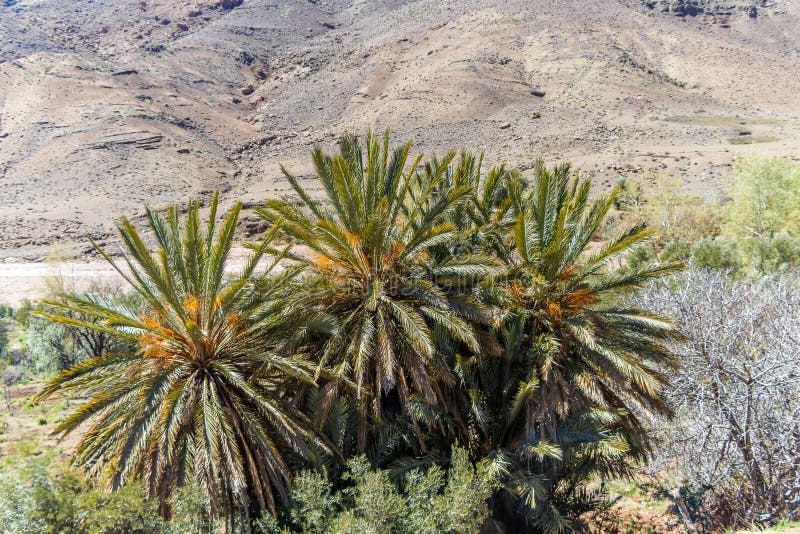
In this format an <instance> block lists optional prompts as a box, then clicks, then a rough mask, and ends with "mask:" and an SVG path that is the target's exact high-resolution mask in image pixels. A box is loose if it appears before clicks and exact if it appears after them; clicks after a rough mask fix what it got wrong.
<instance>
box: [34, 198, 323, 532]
mask: <svg viewBox="0 0 800 534" xmlns="http://www.w3.org/2000/svg"><path fill="white" fill-rule="evenodd" d="M217 205H218V202H217V196H216V195H215V197H214V199H213V201H212V202H211V205H210V214H209V217H208V222H207V223H206V224H205V225H203V224H201V222H200V216H199V211H200V207H199V205H198V203H196V202H192V203H190V204H189V207H188V210H187V214H186V217H185V219H184V220H183V222H182V221H181V217H180V216H179V211H178V208H177V207H172V208H170V209H169V210H168V212H167V215H166V219H164V218H162V216H160V215H159V214H157V213H156V212H154V211H152V210H149V209H148V210H147V217H148V221H149V226H150V230H151V231H152V233H153V235H154V237H155V242H156V244H157V246H158V249H157V252H156V253H155V254H151V253H150V251H149V250H148V248H147V246H146V245H145V242H144V241H143V239H142V237H141V236H140V234H139V233H138V231H137V230H136V229H135V228H134V226H133V225H132V224H131V223H130V221H128V219H126V218H123V219H122V220H121V222H120V224H119V226H118V229H119V233H120V237H121V238H122V241H123V242H124V243H125V246H126V254H125V256H124V264H125V265H126V266H127V268H123V267H121V266H119V265H118V264H117V262H116V261H115V260H113V259H112V258H111V257H110V256H109V255H108V254H107V253H105V252H104V251H103V250H102V249H100V248H99V247H98V251H99V252H100V253H101V254H102V255H103V257H104V258H105V259H106V260H107V261H108V262H110V263H111V265H113V266H114V268H115V269H117V271H118V272H119V274H120V276H122V277H123V278H124V280H125V281H126V282H127V283H128V284H129V286H130V288H131V289H132V290H134V291H135V292H136V293H137V294H138V295H140V296H141V298H142V299H143V300H144V301H145V303H146V309H145V312H144V313H143V314H138V313H137V310H132V309H130V307H129V306H126V305H125V304H124V303H115V302H110V301H107V300H103V299H100V298H99V297H92V296H89V297H87V296H83V295H75V294H64V295H62V296H61V298H60V299H59V300H57V301H50V302H48V304H49V305H51V306H54V307H56V308H58V309H60V310H61V313H51V312H39V315H41V316H44V317H47V318H49V319H51V320H53V321H56V322H59V323H61V324H65V325H67V326H72V327H80V328H87V329H92V330H95V331H101V332H105V333H107V334H109V335H112V336H116V337H118V338H120V339H123V340H126V341H129V342H130V343H132V344H134V345H135V347H136V350H134V351H130V352H119V353H113V354H112V353H106V354H103V355H102V356H99V357H96V358H92V359H89V360H87V361H85V362H83V363H81V364H78V365H76V366H74V367H72V368H71V369H69V370H67V371H64V372H63V373H61V374H60V375H59V376H57V377H56V378H54V379H52V380H50V381H49V383H48V384H47V385H46V386H45V388H44V389H43V390H42V392H41V394H40V395H39V398H40V399H44V398H47V397H50V396H52V395H54V394H56V393H59V392H70V391H74V392H78V393H80V394H82V395H86V396H87V397H88V400H86V402H84V403H83V404H81V405H80V406H79V407H78V408H77V409H76V410H75V411H74V412H73V413H72V414H71V415H69V416H68V417H67V418H66V419H65V420H64V421H63V422H61V423H60V424H59V425H58V426H57V428H56V430H55V432H56V433H58V434H61V435H65V434H68V433H70V432H74V431H76V430H78V429H82V430H85V433H84V434H83V435H82V436H81V439H80V441H79V442H78V445H77V449H76V453H75V460H76V463H77V464H78V465H79V466H80V467H82V468H83V469H84V470H85V471H86V472H87V473H88V474H89V475H90V476H92V477H100V478H103V479H105V480H107V481H108V483H109V485H110V487H111V488H114V489H117V488H120V487H122V486H124V485H125V484H126V483H127V482H129V481H131V480H134V479H139V478H141V479H143V480H144V481H145V484H146V489H147V494H148V495H149V496H151V497H154V498H156V499H158V501H159V502H160V503H161V511H162V513H164V514H168V512H169V510H168V506H167V504H168V501H169V498H170V496H171V495H172V494H173V492H174V490H175V488H176V487H179V486H183V485H185V484H187V483H189V482H193V483H196V484H198V485H200V487H202V489H203V490H204V491H205V493H206V494H207V496H208V499H209V502H210V505H211V508H212V510H213V511H214V512H215V513H216V514H218V515H222V516H224V517H225V518H226V519H227V520H228V522H229V523H230V522H232V521H233V517H234V515H235V512H236V511H237V509H239V508H242V507H243V508H244V509H245V511H247V509H248V507H249V506H250V505H252V506H254V507H255V508H256V510H260V509H269V510H275V508H276V505H277V504H278V503H279V502H281V501H283V500H285V499H286V496H287V495H286V486H287V483H288V481H289V479H290V478H291V467H290V466H291V463H292V461H293V460H292V458H293V457H295V456H297V457H303V456H305V455H307V454H308V452H309V443H315V445H316V446H317V447H324V445H323V444H321V443H320V442H319V440H318V439H317V438H316V437H315V435H314V434H313V432H312V431H311V428H310V424H309V421H308V420H307V418H306V417H305V416H304V415H303V414H302V413H301V411H300V410H299V409H298V408H297V407H296V406H295V405H294V404H293V402H292V399H291V395H290V393H291V392H292V391H293V390H294V389H295V388H296V384H301V383H310V382H313V368H311V367H310V366H309V364H307V362H306V361H305V360H304V359H303V358H302V357H299V356H293V355H292V354H293V348H294V346H293V336H292V335H291V332H293V331H294V330H295V329H293V328H292V327H291V325H292V317H291V316H290V315H289V314H287V313H286V312H285V311H284V308H283V306H282V305H280V304H279V303H278V300H279V299H278V296H279V295H280V293H281V291H282V289H283V288H284V287H286V285H287V284H288V283H289V282H290V281H291V280H292V278H293V277H294V275H295V274H296V272H297V269H293V268H291V267H289V268H287V269H285V270H284V271H283V272H281V273H280V274H277V275H271V274H270V272H271V270H272V268H273V267H274V266H275V263H276V262H277V260H275V261H273V262H272V264H271V265H270V266H269V267H268V268H267V271H266V272H265V273H262V274H261V275H259V278H258V280H255V273H256V267H257V266H258V265H259V261H260V259H261V258H262V256H263V254H264V251H265V250H266V249H267V248H268V247H269V246H270V245H271V240H272V237H273V236H274V234H275V231H273V232H272V233H271V234H270V235H268V236H267V237H266V238H265V240H264V241H263V243H261V244H260V245H259V246H258V247H256V250H255V251H254V253H253V254H252V256H251V257H250V258H249V259H248V260H247V261H246V262H245V264H244V267H243V269H242V270H241V272H240V273H239V274H237V275H235V276H232V277H230V278H227V277H226V274H225V272H226V270H225V268H226V265H227V264H228V258H229V254H230V251H231V247H232V245H233V239H234V231H235V228H236V223H237V220H238V216H239V212H240V204H236V205H235V206H234V207H233V209H232V210H231V212H230V213H229V214H228V215H227V216H226V217H225V218H224V220H223V221H222V222H221V223H219V224H218V221H217V217H216V213H217ZM78 317H91V318H93V320H91V321H90V320H86V319H81V318H78ZM287 332H288V333H289V334H287Z"/></svg>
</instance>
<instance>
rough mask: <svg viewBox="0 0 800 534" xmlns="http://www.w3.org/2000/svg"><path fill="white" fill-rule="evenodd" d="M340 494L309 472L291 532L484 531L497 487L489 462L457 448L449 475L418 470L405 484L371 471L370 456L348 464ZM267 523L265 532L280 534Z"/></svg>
mask: <svg viewBox="0 0 800 534" xmlns="http://www.w3.org/2000/svg"><path fill="white" fill-rule="evenodd" d="M347 469H348V470H347V472H346V473H345V475H344V477H343V478H344V481H345V482H346V483H348V484H349V485H348V486H347V487H345V488H344V489H341V490H338V491H336V490H335V489H334V485H333V483H332V482H331V481H330V479H328V478H327V477H325V476H323V475H321V474H319V473H317V472H311V471H306V472H303V473H301V474H300V475H299V476H298V477H297V479H295V481H294V483H293V485H292V499H291V509H290V511H289V513H288V516H289V521H288V523H290V524H291V527H289V525H286V526H285V527H284V528H291V529H292V530H293V531H297V532H315V533H332V534H333V533H335V534H345V533H369V532H396V533H408V534H423V533H431V534H433V533H437V532H452V533H469V532H476V533H477V532H479V531H480V529H481V527H482V526H483V524H484V523H485V522H486V519H487V518H488V516H489V508H488V504H487V500H488V498H489V496H490V495H491V494H492V492H493V491H494V490H495V489H496V487H497V484H496V480H495V478H494V476H492V475H491V471H490V469H489V465H488V463H487V462H483V463H480V464H478V465H477V466H473V465H472V464H470V462H469V459H468V455H467V452H466V451H464V450H461V449H454V451H453V456H452V463H451V465H450V468H449V470H447V471H445V469H443V468H442V467H440V466H438V465H433V466H431V467H429V468H428V469H427V470H424V471H421V470H415V471H412V472H410V473H409V474H408V475H406V476H405V477H404V479H403V480H402V481H401V482H400V483H396V482H393V481H392V480H391V478H390V477H389V473H388V472H387V471H383V470H376V469H372V468H371V467H370V464H369V462H368V461H367V459H366V457H364V456H360V457H357V458H354V459H351V460H350V461H349V462H348V463H347ZM278 525H279V524H278V523H277V522H275V521H270V520H265V521H264V522H263V523H262V525H261V528H262V529H263V530H264V532H277V530H275V529H276V528H277V527H278Z"/></svg>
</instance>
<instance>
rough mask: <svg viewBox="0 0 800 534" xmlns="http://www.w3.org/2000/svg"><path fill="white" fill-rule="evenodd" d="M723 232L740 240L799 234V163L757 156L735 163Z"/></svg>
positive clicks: (738, 160) (742, 158)
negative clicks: (784, 233)
mask: <svg viewBox="0 0 800 534" xmlns="http://www.w3.org/2000/svg"><path fill="white" fill-rule="evenodd" d="M734 171H735V172H734V175H733V177H732V178H731V180H730V182H729V185H730V192H729V195H730V198H731V201H730V203H728V204H727V205H726V206H725V225H724V228H723V233H724V234H725V235H728V236H732V237H737V238H750V237H768V238H772V237H775V235H776V234H778V233H780V232H781V231H785V232H788V233H789V234H790V235H795V236H796V235H800V164H797V163H791V162H789V161H785V160H781V159H766V158H760V157H756V156H751V157H741V158H739V159H737V161H736V167H735V169H734Z"/></svg>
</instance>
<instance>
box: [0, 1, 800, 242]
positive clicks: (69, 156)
mask: <svg viewBox="0 0 800 534" xmlns="http://www.w3.org/2000/svg"><path fill="white" fill-rule="evenodd" d="M237 4H238V5H237ZM676 15H677V16H676ZM798 24H800V4H798V2H794V1H789V0H787V1H783V2H781V1H771V2H767V1H758V2H756V1H751V0H724V1H723V0H708V1H706V0H657V1H651V0H594V1H587V0H574V1H569V0H566V1H565V0H559V1H557V2H556V1H552V0H551V1H529V0H514V1H509V0H505V1H499V0H483V1H477V0H466V1H452V2H447V1H436V0H405V1H402V0H394V1H392V0H384V1H376V0H318V1H316V2H311V1H306V0H244V2H240V1H239V0H223V1H222V2H218V3H211V2H202V1H201V2H196V1H190V2H189V1H180V0H178V1H175V0H173V1H169V0H147V1H142V2H139V1H130V0H125V1H123V2H119V1H112V0H94V1H93V2H80V3H76V2H74V1H69V0H39V1H36V0H5V1H4V2H1V1H0V42H2V43H3V44H2V48H0V185H1V187H0V246H2V251H0V257H3V256H4V257H9V256H15V257H31V258H35V257H39V256H41V255H43V254H44V253H45V252H46V251H47V249H48V247H50V246H51V243H52V242H54V241H56V240H63V239H65V238H71V239H79V238H80V236H81V235H82V234H84V233H87V232H91V233H92V234H94V235H99V236H101V237H102V236H104V235H105V234H107V233H108V231H109V229H110V228H111V222H112V221H113V219H114V217H116V216H117V215H119V214H121V213H138V212H140V211H141V204H142V203H144V202H148V203H150V204H153V205H156V206H160V205H163V204H166V203H168V202H170V201H176V200H177V201H182V200H184V199H186V198H187V197H188V196H192V195H193V196H205V195H207V194H208V193H209V192H210V191H212V190H213V189H216V188H222V189H224V190H227V191H228V193H227V194H226V198H227V199H228V200H232V199H234V198H242V199H245V200H259V199H262V198H264V197H265V196H271V195H282V194H288V193H289V192H290V191H289V189H288V184H287V183H286V182H285V180H283V179H282V178H281V177H280V173H279V172H278V168H277V163H278V161H281V162H283V163H285V164H287V166H289V167H290V168H292V169H294V170H296V171H297V172H298V173H299V174H304V173H308V172H309V167H308V163H307V153H308V150H309V148H310V147H311V146H312V145H313V144H314V143H322V144H323V145H326V146H328V147H331V146H332V145H333V143H334V141H335V136H336V135H338V134H339V133H340V132H341V131H343V130H356V131H363V130H364V129H365V128H366V127H368V126H370V125H372V126H374V127H376V128H378V129H383V128H385V127H387V126H391V127H392V128H393V130H394V131H395V134H396V136H397V138H398V139H404V138H407V137H413V138H414V141H415V145H416V148H417V149H418V150H422V151H424V152H426V153H432V152H439V153H441V152H442V151H444V150H446V149H447V148H450V147H461V146H470V147H474V148H477V149H482V150H486V152H487V155H488V156H489V160H490V163H495V162H499V161H500V160H506V161H508V162H510V163H513V164H517V165H520V166H521V167H523V168H526V167H528V166H530V164H531V162H532V161H533V160H534V159H535V158H537V157H545V158H546V159H548V160H550V161H556V160H570V161H573V162H574V163H575V164H576V165H577V166H578V167H579V168H580V169H581V170H582V171H583V172H585V173H588V174H590V175H593V176H596V178H597V179H598V181H599V182H601V183H604V184H611V183H613V182H614V181H615V180H616V179H617V177H618V176H619V175H620V174H625V175H628V174H639V175H640V176H641V175H645V174H648V173H650V172H667V173H669V174H674V175H682V176H684V177H685V179H686V183H687V187H690V188H693V189H694V190H697V191H701V192H704V193H706V192H707V193H708V194H714V193H715V191H718V189H719V185H720V178H721V176H723V175H724V174H725V173H726V172H727V169H728V166H729V165H730V163H731V162H732V161H733V158H734V156H735V154H737V153H740V152H747V151H753V150H757V151H760V152H765V153H769V154H775V155H783V156H791V155H797V154H798V153H799V150H798V149H800V116H799V115H800V112H799V111H798V109H800V107H799V105H800V32H797V31H796V28H797V27H798ZM309 186H310V187H313V182H309Z"/></svg>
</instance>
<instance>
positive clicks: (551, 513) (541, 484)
mask: <svg viewBox="0 0 800 534" xmlns="http://www.w3.org/2000/svg"><path fill="white" fill-rule="evenodd" d="M570 174H571V173H570V168H569V166H568V165H561V166H558V167H555V168H554V169H547V168H545V167H544V165H543V164H542V163H541V162H539V163H537V165H536V167H535V176H534V180H533V182H532V188H531V190H530V191H529V192H527V193H526V192H524V191H523V189H522V187H521V185H522V184H521V183H515V184H512V186H511V189H510V192H509V195H510V198H511V202H512V203H513V205H514V211H515V213H516V214H517V215H516V221H515V223H514V225H513V231H512V239H513V252H512V254H510V255H509V256H508V260H507V271H506V272H505V273H504V274H503V275H502V276H500V277H497V278H495V280H494V281H493V283H491V284H485V285H484V286H483V292H484V299H485V300H486V301H487V302H491V303H492V304H493V305H494V306H496V309H497V310H498V311H499V312H500V313H501V316H502V318H501V321H500V322H501V327H500V328H499V329H498V331H497V332H496V335H497V337H498V338H499V339H500V341H501V342H502V345H503V351H502V354H501V356H500V357H496V356H492V355H488V354H486V353H479V354H474V355H464V356H458V357H457V358H456V373H457V374H458V375H459V376H460V377H462V381H463V382H462V384H463V387H462V388H461V391H462V393H463V395H464V403H463V404H464V406H465V407H466V408H465V411H466V412H467V413H468V415H467V417H468V418H469V420H470V421H471V424H472V425H474V427H475V428H477V429H478V431H479V432H478V435H479V437H478V438H477V439H475V440H473V447H474V448H476V449H478V451H477V455H478V456H480V455H487V454H488V455H491V456H494V457H495V458H496V459H497V461H498V465H499V466H500V467H501V469H502V470H503V471H504V472H505V474H506V477H507V480H508V481H509V484H508V487H507V489H508V490H509V492H510V493H511V494H512V495H514V498H513V499H512V501H510V502H508V501H507V502H505V503H504V502H503V499H498V500H497V505H498V506H507V507H508V508H509V509H511V508H513V509H515V510H516V513H517V514H518V515H517V517H518V518H522V521H523V523H522V524H518V525H517V526H518V527H519V528H529V527H530V526H531V525H532V526H534V527H536V528H538V529H541V530H543V531H546V532H558V531H563V530H565V529H567V528H568V526H569V524H570V523H569V521H568V519H569V517H570V516H572V517H574V516H575V515H577V513H579V512H580V511H582V510H585V509H586V508H588V507H591V506H592V504H593V503H594V496H593V495H591V494H589V493H587V491H586V483H587V482H588V481H589V480H591V479H592V477H594V476H597V475H600V476H610V475H620V474H625V473H626V472H627V469H628V468H629V467H630V461H635V460H641V459H643V458H644V457H646V455H647V452H648V450H649V449H648V447H649V443H648V441H647V438H646V434H645V432H644V426H643V424H642V423H641V421H640V420H639V416H640V415H641V414H642V413H647V412H651V413H653V412H656V413H666V412H667V411H668V410H667V407H666V405H665V404H664V402H663V400H662V398H661V397H660V395H659V393H660V390H661V388H662V387H663V386H664V384H665V383H666V376H665V374H664V372H665V371H667V370H669V369H670V368H673V366H675V365H676V362H675V359H674V358H673V356H672V354H671V353H670V351H669V349H668V346H667V345H668V342H669V341H671V340H674V339H675V338H676V337H677V334H676V332H675V330H674V329H673V326H672V324H671V323H669V322H668V321H667V320H665V319H664V318H662V317H659V316H657V315H655V314H653V313H650V312H648V311H646V310H641V309H637V308H634V307H631V306H627V305H626V304H625V303H624V302H625V301H624V298H625V296H626V295H628V294H630V292H631V291H633V290H635V289H636V288H638V287H640V286H641V285H642V284H644V283H646V282H647V281H648V280H652V279H654V278H657V277H661V276H664V275H666V274H669V273H672V272H674V271H675V270H676V269H679V268H680V265H679V264H668V265H659V264H650V265H642V266H640V267H637V268H633V269H631V268H628V267H626V265H625V257H626V255H627V254H628V253H629V252H630V251H631V250H632V248H633V247H635V246H636V245H637V244H639V243H642V242H643V241H644V240H645V239H647V238H648V237H649V236H650V235H651V233H650V231H649V230H648V229H646V228H645V227H644V226H641V225H640V226H634V227H632V228H630V229H628V230H626V231H624V232H622V233H621V234H620V235H618V236H617V237H614V238H612V239H610V240H608V241H606V242H605V243H602V244H601V243H597V244H595V243H592V239H593V237H595V236H596V235H597V234H598V232H599V230H600V229H601V226H602V224H603V221H604V219H605V216H606V214H607V212H608V209H609V207H610V206H611V204H612V201H613V198H614V195H615V194H616V192H615V191H614V192H612V193H611V194H609V195H605V196H601V197H600V198H598V199H596V200H595V201H594V202H590V200H589V192H590V182H589V181H587V180H580V179H578V178H576V179H574V180H570ZM466 439H469V438H466ZM504 515H505V516H506V517H512V519H511V521H512V522H513V521H516V520H515V519H513V515H514V514H511V516H509V515H508V509H507V510H506V512H505V514H504ZM525 525H527V527H526V526H525Z"/></svg>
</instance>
